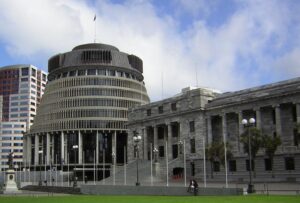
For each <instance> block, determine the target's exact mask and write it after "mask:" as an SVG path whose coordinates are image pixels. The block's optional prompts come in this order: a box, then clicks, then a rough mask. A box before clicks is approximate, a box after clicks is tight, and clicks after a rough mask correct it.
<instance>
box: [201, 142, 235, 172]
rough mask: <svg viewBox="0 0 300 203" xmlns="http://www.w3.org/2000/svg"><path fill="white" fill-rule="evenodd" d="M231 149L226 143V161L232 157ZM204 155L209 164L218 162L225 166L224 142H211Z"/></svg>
mask: <svg viewBox="0 0 300 203" xmlns="http://www.w3.org/2000/svg"><path fill="white" fill-rule="evenodd" d="M231 149H232V147H231V146H230V145H229V143H228V142H226V151H227V157H226V158H227V160H230V159H231V158H232V157H233V154H232V152H231ZM206 154H207V158H208V160H209V161H210V162H214V161H220V163H221V164H222V165H223V166H224V165H225V150H224V142H212V143H211V145H209V146H208V148H207V151H206Z"/></svg>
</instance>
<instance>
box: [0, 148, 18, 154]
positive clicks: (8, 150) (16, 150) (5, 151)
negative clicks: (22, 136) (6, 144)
mask: <svg viewBox="0 0 300 203" xmlns="http://www.w3.org/2000/svg"><path fill="white" fill-rule="evenodd" d="M12 151H13V152H23V149H2V150H1V152H2V153H10V152H12Z"/></svg>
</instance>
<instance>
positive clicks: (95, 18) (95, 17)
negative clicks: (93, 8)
mask: <svg viewBox="0 0 300 203" xmlns="http://www.w3.org/2000/svg"><path fill="white" fill-rule="evenodd" d="M96 20H97V16H96V14H95V16H94V26H95V27H94V43H96V34H97V32H96Z"/></svg>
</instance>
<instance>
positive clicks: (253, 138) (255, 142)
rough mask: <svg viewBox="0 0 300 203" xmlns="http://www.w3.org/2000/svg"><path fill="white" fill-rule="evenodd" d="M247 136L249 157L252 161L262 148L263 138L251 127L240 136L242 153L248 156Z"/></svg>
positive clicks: (259, 132)
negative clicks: (242, 147) (242, 146)
mask: <svg viewBox="0 0 300 203" xmlns="http://www.w3.org/2000/svg"><path fill="white" fill-rule="evenodd" d="M249 135H250V147H251V156H252V158H253V159H254V158H255V157H256V155H257V152H258V150H259V149H260V148H262V147H263V136H262V133H261V131H260V130H259V129H257V128H255V127H252V128H248V129H247V130H245V131H244V132H243V133H242V134H241V143H243V145H244V151H245V152H246V153H247V154H248V155H249Z"/></svg>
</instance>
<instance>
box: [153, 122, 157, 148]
mask: <svg viewBox="0 0 300 203" xmlns="http://www.w3.org/2000/svg"><path fill="white" fill-rule="evenodd" d="M153 131H154V133H153V136H154V137H153V142H154V143H153V144H154V148H156V149H158V146H157V138H158V137H157V127H156V125H155V126H153Z"/></svg>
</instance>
